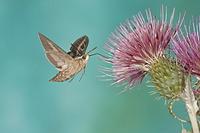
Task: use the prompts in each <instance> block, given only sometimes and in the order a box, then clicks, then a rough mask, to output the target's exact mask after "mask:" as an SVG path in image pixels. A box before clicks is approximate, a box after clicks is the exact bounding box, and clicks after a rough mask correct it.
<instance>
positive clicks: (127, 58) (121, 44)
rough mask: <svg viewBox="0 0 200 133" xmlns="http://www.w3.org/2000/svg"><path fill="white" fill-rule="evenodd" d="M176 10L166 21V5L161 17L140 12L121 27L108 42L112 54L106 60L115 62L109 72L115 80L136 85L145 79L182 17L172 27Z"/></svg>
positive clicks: (108, 49) (161, 54) (161, 55)
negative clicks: (159, 18) (144, 14)
mask: <svg viewBox="0 0 200 133" xmlns="http://www.w3.org/2000/svg"><path fill="white" fill-rule="evenodd" d="M174 13H175V9H174V10H173V12H172V14H171V17H170V20H169V23H167V18H168V17H167V8H166V10H165V11H164V9H163V7H162V8H161V12H160V17H161V20H158V19H156V18H155V17H154V16H153V15H152V13H151V11H150V10H147V11H146V18H145V17H143V15H142V14H141V13H139V14H138V15H136V16H135V17H133V19H130V20H128V21H127V22H126V23H124V24H121V25H120V26H119V27H118V29H117V30H116V31H115V32H114V33H113V34H112V36H111V37H110V38H109V40H108V42H107V43H106V45H105V47H106V50H107V51H108V52H109V53H110V56H109V57H108V58H106V59H105V61H106V62H108V63H110V64H111V65H112V69H111V70H108V72H111V74H110V76H111V77H113V78H114V81H115V82H114V83H124V84H126V85H127V87H132V86H134V85H135V84H136V83H138V82H140V81H142V79H143V77H144V76H145V75H146V74H147V72H148V71H149V69H150V67H151V64H152V63H153V62H154V61H155V59H157V58H159V57H163V56H164V50H165V49H166V48H167V46H168V44H169V42H170V40H171V38H172V37H173V36H174V35H175V34H176V32H177V30H178V29H179V26H180V25H181V23H182V20H183V19H180V18H179V20H178V22H177V25H176V26H175V28H173V26H172V22H173V18H174ZM106 74H107V73H106Z"/></svg>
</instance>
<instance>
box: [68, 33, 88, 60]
mask: <svg viewBox="0 0 200 133" xmlns="http://www.w3.org/2000/svg"><path fill="white" fill-rule="evenodd" d="M88 43H89V38H88V37H87V36H86V35H85V36H82V37H80V38H79V39H77V40H76V41H75V42H74V43H73V44H72V46H71V48H70V52H68V54H69V55H70V56H72V57H73V58H75V57H80V56H82V55H83V54H85V52H86V49H87V46H88Z"/></svg>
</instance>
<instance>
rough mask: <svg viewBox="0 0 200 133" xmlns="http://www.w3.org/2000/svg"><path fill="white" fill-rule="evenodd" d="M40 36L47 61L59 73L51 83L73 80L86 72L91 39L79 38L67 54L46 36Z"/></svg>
mask: <svg viewBox="0 0 200 133" xmlns="http://www.w3.org/2000/svg"><path fill="white" fill-rule="evenodd" d="M38 34H39V38H40V41H41V43H42V45H43V47H44V50H45V55H46V57H47V59H48V60H49V62H50V63H51V64H52V65H53V66H55V67H56V69H57V70H58V71H59V72H58V74H56V76H54V77H53V78H52V79H50V80H49V81H50V82H63V81H66V80H69V79H72V78H73V77H74V76H75V75H76V74H77V73H79V72H80V71H81V70H83V69H84V70H85V67H86V64H87V62H88V60H89V54H88V53H89V52H88V53H86V49H87V46H88V43H89V38H88V37H87V36H86V35H85V36H82V37H80V38H78V39H77V40H76V41H75V42H74V43H72V45H71V48H70V51H69V52H65V51H64V50H63V49H62V48H60V47H59V46H58V45H57V44H56V43H54V42H53V41H51V40H50V39H49V38H47V37H46V36H45V35H43V34H41V33H38ZM94 49H96V48H94ZM94 49H92V50H91V51H93V50H94Z"/></svg>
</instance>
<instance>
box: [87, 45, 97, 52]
mask: <svg viewBox="0 0 200 133" xmlns="http://www.w3.org/2000/svg"><path fill="white" fill-rule="evenodd" d="M95 49H97V47H94V48H93V49H91V50H90V51H89V52H88V54H89V53H90V52H92V51H94V50H95Z"/></svg>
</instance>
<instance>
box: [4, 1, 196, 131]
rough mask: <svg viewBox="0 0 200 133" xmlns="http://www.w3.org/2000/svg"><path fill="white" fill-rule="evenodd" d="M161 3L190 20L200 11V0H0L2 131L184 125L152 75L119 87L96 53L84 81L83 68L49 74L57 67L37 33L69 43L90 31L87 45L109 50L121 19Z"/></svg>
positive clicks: (63, 44)
mask: <svg viewBox="0 0 200 133" xmlns="http://www.w3.org/2000/svg"><path fill="white" fill-rule="evenodd" d="M162 4H163V5H166V6H168V8H169V10H172V8H173V7H175V8H176V11H178V12H184V11H186V12H187V15H186V20H188V18H191V16H192V15H194V16H198V15H199V13H200V9H199V5H200V1H198V0H168V1H164V0H152V1H151V0H146V1H145V0H32V1H31V0H0V61H1V64H0V68H1V69H0V75H1V76H0V133H180V130H181V125H180V123H179V122H177V121H176V120H174V119H173V118H172V117H171V116H170V115H169V113H168V111H167V109H166V106H165V104H164V101H163V100H155V97H156V96H151V95H149V92H150V91H152V90H153V88H148V87H147V84H146V81H144V82H143V84H141V85H137V87H135V88H134V89H133V90H131V91H128V92H126V93H124V94H121V95H118V92H120V91H121V90H122V89H123V87H116V86H110V84H111V82H105V81H101V80H102V79H101V78H99V76H100V75H101V73H100V71H99V66H101V65H104V63H103V62H102V61H101V60H100V59H99V58H97V57H91V59H90V61H89V63H88V66H87V69H86V73H85V75H84V77H83V79H82V80H81V81H80V82H79V78H80V75H79V76H77V77H76V78H75V79H74V80H73V81H72V82H71V83H68V82H64V83H50V82H48V80H49V79H50V78H52V77H53V76H54V75H55V74H56V73H57V70H55V68H54V67H53V66H51V65H50V64H49V63H48V61H47V60H46V58H45V56H44V52H43V49H42V46H41V43H40V41H39V39H38V35H37V33H38V32H41V33H43V34H45V35H47V36H48V37H49V38H51V39H52V40H54V41H55V42H56V43H57V44H59V45H60V46H61V47H62V48H64V49H66V50H67V49H69V47H70V43H72V42H73V41H74V40H75V39H77V38H78V37H80V36H82V35H84V34H86V35H88V36H89V38H90V44H89V48H88V49H92V48H93V47H95V46H98V50H97V51H98V52H102V51H103V50H102V48H103V45H104V43H105V42H106V40H107V38H108V36H109V35H110V33H111V32H112V31H114V29H115V28H116V27H117V26H118V25H119V24H120V23H122V22H123V21H124V20H126V19H127V18H130V17H131V16H133V15H135V14H137V13H138V12H139V11H142V12H144V9H147V8H150V9H151V10H152V11H153V12H154V13H155V14H159V10H160V7H161V5H162ZM177 14H178V13H177ZM177 14H176V15H177ZM180 107H181V108H180V109H179V108H178V109H176V111H184V108H183V107H182V106H180Z"/></svg>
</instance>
